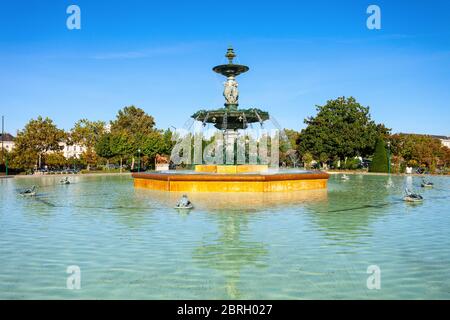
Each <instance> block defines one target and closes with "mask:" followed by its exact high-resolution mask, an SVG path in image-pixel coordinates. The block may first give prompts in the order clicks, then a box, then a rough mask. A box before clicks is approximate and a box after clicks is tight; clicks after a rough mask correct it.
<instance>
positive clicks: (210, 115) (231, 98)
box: [133, 47, 329, 192]
mask: <svg viewBox="0 0 450 320" xmlns="http://www.w3.org/2000/svg"><path fill="white" fill-rule="evenodd" d="M225 57H226V58H227V59H228V63H227V64H222V65H218V66H216V67H214V68H213V71H214V72H216V73H219V74H221V75H223V76H225V77H226V81H225V82H224V91H223V96H224V97H225V104H224V107H222V108H218V109H213V110H199V111H197V112H196V113H194V114H193V115H192V116H191V118H192V119H193V120H194V121H197V122H199V123H201V124H202V126H203V127H204V126H206V125H212V126H214V127H215V128H216V129H217V130H218V132H219V136H218V137H219V138H217V139H216V141H215V142H214V145H212V148H211V149H212V150H214V151H213V152H212V154H214V157H216V156H217V155H218V154H222V153H223V151H224V149H225V153H226V163H225V164H224V163H223V161H222V160H223V157H222V156H221V157H218V158H214V161H212V163H211V161H209V162H208V161H206V162H207V163H205V161H204V160H203V159H201V160H199V158H198V157H196V156H195V155H194V158H195V159H196V160H194V163H195V167H194V170H167V171H161V172H146V173H134V174H133V178H134V185H135V187H142V188H147V189H152V190H163V191H177V192H277V191H278V192H284V191H299V190H310V189H325V188H326V187H327V180H328V178H329V175H328V174H327V173H323V172H320V171H302V170H283V171H281V170H278V165H279V160H278V152H279V141H278V140H279V135H278V133H276V135H274V136H273V137H272V136H270V137H268V136H267V135H263V136H260V137H259V140H258V139H253V138H251V139H249V137H248V136H239V132H240V131H242V130H246V129H247V128H248V127H249V126H250V127H252V124H254V123H256V124H259V125H260V126H261V127H262V126H263V124H264V122H266V121H267V120H272V123H274V124H275V126H276V127H277V128H279V125H278V124H277V123H276V121H275V120H273V119H271V117H270V116H269V113H268V112H266V111H263V110H260V109H258V108H248V109H239V108H238V106H239V90H238V83H237V81H236V78H237V76H239V75H240V74H243V73H245V72H247V71H249V67H248V66H245V65H240V64H235V63H233V59H234V58H235V57H236V54H235V53H234V50H233V48H231V47H230V48H228V50H227V53H226V54H225ZM281 137H282V139H284V140H286V137H285V136H283V134H281ZM256 140H258V141H256ZM269 140H270V143H269V144H270V147H269V148H267V143H268V141H269ZM187 141H188V142H189V143H190V142H191V141H192V140H191V137H190V136H188V140H187ZM224 142H225V145H226V146H225V147H224ZM199 148H200V151H198V148H197V146H194V148H193V149H194V153H196V152H197V153H201V151H202V148H203V145H202V143H200V146H199ZM207 148H208V147H207ZM207 148H206V149H207ZM175 149H176V147H175V148H174V151H173V152H172V155H174V153H175V155H178V153H179V151H178V149H176V151H175ZM185 149H186V150H187V153H188V155H189V157H188V158H189V159H188V160H187V162H188V163H189V161H190V154H191V146H190V145H188V146H187V147H186V146H185ZM206 149H205V152H206ZM257 149H258V151H256V150H257ZM268 149H270V157H268ZM184 152H186V151H183V155H184ZM203 154H204V153H202V154H201V155H203ZM269 158H270V159H269ZM171 160H172V159H171ZM247 160H249V161H248V163H247Z"/></svg>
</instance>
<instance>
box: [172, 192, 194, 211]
mask: <svg viewBox="0 0 450 320" xmlns="http://www.w3.org/2000/svg"><path fill="white" fill-rule="evenodd" d="M175 208H176V209H192V208H194V206H193V205H192V203H191V201H189V199H188V197H187V195H185V194H183V196H182V197H181V199H180V200H178V203H177V205H176V206H175Z"/></svg>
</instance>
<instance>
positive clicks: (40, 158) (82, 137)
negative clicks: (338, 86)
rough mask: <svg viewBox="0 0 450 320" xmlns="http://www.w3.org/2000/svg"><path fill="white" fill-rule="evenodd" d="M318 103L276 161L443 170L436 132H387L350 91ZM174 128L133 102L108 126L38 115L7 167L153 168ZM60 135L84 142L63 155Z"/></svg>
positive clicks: (445, 156)
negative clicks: (68, 123) (63, 125)
mask: <svg viewBox="0 0 450 320" xmlns="http://www.w3.org/2000/svg"><path fill="white" fill-rule="evenodd" d="M316 110H317V114H316V115H315V116H313V117H308V118H306V119H305V120H304V123H305V124H306V127H305V128H304V129H302V130H301V131H296V130H290V129H285V130H284V134H285V137H286V138H287V141H285V142H287V145H288V146H286V144H285V143H282V144H280V165H286V166H298V165H301V164H303V165H304V166H305V167H307V168H308V167H310V165H311V164H312V163H315V164H316V166H319V167H322V168H325V169H326V168H329V167H333V168H336V169H357V168H358V167H360V165H361V164H360V160H358V159H360V158H365V159H368V160H371V161H372V163H371V164H370V168H369V170H370V171H374V172H387V171H388V170H391V172H395V173H400V172H404V171H405V168H406V167H407V166H409V167H421V168H423V169H424V170H426V171H429V172H436V171H437V170H441V171H444V172H448V168H449V166H450V149H449V148H447V147H445V146H443V145H442V144H441V141H440V140H439V139H436V138H433V137H431V136H427V135H418V134H391V129H389V128H386V127H385V126H384V124H377V123H375V121H373V120H372V119H371V115H370V109H369V107H365V106H362V105H361V104H360V103H358V102H357V101H356V99H355V98H353V97H349V98H346V97H339V98H337V99H334V100H329V101H327V103H326V104H324V105H318V106H316ZM172 135H173V132H172V131H170V130H160V129H157V128H156V127H155V121H154V118H153V117H152V116H150V115H148V114H147V113H145V112H144V111H143V110H142V109H140V108H137V107H135V106H129V107H125V108H123V109H121V110H119V111H118V113H117V115H116V118H115V119H114V120H113V121H110V123H109V129H107V126H106V123H105V122H103V121H90V120H87V119H81V120H79V121H77V122H76V123H75V125H74V127H73V128H72V129H71V130H69V131H68V132H65V131H64V130H62V129H59V128H57V126H56V125H55V124H54V123H53V121H52V120H51V119H49V118H45V119H44V118H42V117H38V118H37V119H33V120H31V121H30V122H28V123H27V124H26V126H25V128H24V129H23V130H20V131H19V132H18V134H17V138H16V140H15V148H14V149H13V151H12V153H11V154H9V155H8V159H9V165H10V167H11V168H16V169H18V170H31V169H32V168H36V167H38V168H39V167H41V166H42V165H43V164H45V165H47V166H51V167H63V166H72V165H73V166H78V167H80V166H83V167H87V168H88V169H89V168H91V167H96V166H99V165H107V164H110V163H115V164H119V165H120V167H122V165H124V164H127V165H128V166H129V167H130V168H131V169H132V170H133V169H135V167H136V159H137V157H138V156H139V157H140V165H142V166H144V167H150V168H151V167H152V165H153V162H154V159H155V157H156V155H157V154H161V155H170V153H171V150H172V148H173V146H174V144H175V142H174V141H172ZM62 142H65V143H66V144H67V145H82V146H84V148H85V150H84V152H83V153H82V155H81V157H79V158H70V159H66V158H65V157H64V155H63V152H62V150H61V146H60V145H61V143H62ZM293 153H294V156H293ZM4 158H5V157H4V156H2V159H4ZM296 159H297V160H296ZM389 159H390V162H389ZM389 164H391V166H390V167H389Z"/></svg>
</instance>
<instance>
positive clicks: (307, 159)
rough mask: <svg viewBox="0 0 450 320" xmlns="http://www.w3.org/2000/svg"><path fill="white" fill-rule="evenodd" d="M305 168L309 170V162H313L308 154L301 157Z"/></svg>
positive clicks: (311, 156)
mask: <svg viewBox="0 0 450 320" xmlns="http://www.w3.org/2000/svg"><path fill="white" fill-rule="evenodd" d="M302 160H303V163H304V165H305V168H307V169H309V168H310V167H311V162H312V161H313V160H314V158H313V155H312V154H311V153H309V152H306V153H304V154H303V157H302Z"/></svg>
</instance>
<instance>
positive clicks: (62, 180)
mask: <svg viewBox="0 0 450 320" xmlns="http://www.w3.org/2000/svg"><path fill="white" fill-rule="evenodd" d="M59 183H60V184H70V181H69V178H68V177H65V178H64V179H61V180H60V181H59Z"/></svg>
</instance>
